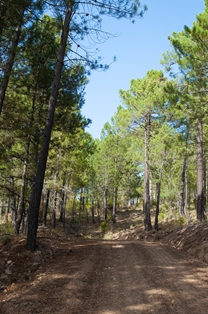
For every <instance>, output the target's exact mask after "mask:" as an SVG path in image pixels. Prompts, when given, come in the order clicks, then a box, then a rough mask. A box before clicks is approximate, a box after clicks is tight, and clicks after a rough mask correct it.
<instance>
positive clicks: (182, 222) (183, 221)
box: [176, 216, 187, 227]
mask: <svg viewBox="0 0 208 314" xmlns="http://www.w3.org/2000/svg"><path fill="white" fill-rule="evenodd" d="M186 223H187V221H186V218H185V217H183V216H180V217H179V218H178V219H177V220H176V224H177V225H178V226H180V227H182V226H184V225H185V224H186Z"/></svg>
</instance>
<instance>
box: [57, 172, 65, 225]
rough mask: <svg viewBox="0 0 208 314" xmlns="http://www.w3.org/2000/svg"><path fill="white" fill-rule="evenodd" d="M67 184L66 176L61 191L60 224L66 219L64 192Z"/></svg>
mask: <svg viewBox="0 0 208 314" xmlns="http://www.w3.org/2000/svg"><path fill="white" fill-rule="evenodd" d="M65 183H66V177H65V174H64V178H63V184H62V190H61V200H60V216H59V221H60V222H63V219H64V205H65V191H64V187H65Z"/></svg>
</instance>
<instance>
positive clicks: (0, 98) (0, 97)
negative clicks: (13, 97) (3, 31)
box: [0, 8, 25, 115]
mask: <svg viewBox="0 0 208 314" xmlns="http://www.w3.org/2000/svg"><path fill="white" fill-rule="evenodd" d="M24 11H25V8H22V9H21V10H20V18H19V21H18V23H17V26H16V27H15V31H14V35H13V40H12V44H11V47H10V49H9V56H8V60H7V63H6V66H5V70H4V76H3V78H2V81H1V86H0V115H1V112H2V108H3V103H4V99H5V95H6V90H7V87H8V83H9V78H10V75H11V71H12V67H13V64H14V58H15V55H16V50H17V46H18V43H19V38H20V34H21V27H22V25H23V20H24Z"/></svg>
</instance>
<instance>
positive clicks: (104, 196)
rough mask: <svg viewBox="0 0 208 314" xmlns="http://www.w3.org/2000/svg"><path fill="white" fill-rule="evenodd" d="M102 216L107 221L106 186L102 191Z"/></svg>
mask: <svg viewBox="0 0 208 314" xmlns="http://www.w3.org/2000/svg"><path fill="white" fill-rule="evenodd" d="M103 216H104V219H105V220H106V221H107V219H108V188H107V187H106V186H105V187H104V193H103Z"/></svg>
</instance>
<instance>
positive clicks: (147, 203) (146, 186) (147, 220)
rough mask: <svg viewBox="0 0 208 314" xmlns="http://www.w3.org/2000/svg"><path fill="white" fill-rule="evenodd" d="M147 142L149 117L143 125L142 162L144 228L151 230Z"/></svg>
mask: <svg viewBox="0 0 208 314" xmlns="http://www.w3.org/2000/svg"><path fill="white" fill-rule="evenodd" d="M149 140H150V116H149V115H148V117H147V123H146V125H145V161H144V228H145V230H147V231H149V230H151V229H152V224H151V218H150V189H149Z"/></svg>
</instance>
